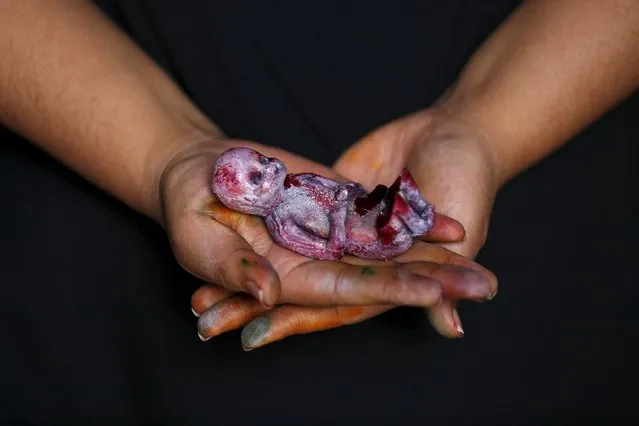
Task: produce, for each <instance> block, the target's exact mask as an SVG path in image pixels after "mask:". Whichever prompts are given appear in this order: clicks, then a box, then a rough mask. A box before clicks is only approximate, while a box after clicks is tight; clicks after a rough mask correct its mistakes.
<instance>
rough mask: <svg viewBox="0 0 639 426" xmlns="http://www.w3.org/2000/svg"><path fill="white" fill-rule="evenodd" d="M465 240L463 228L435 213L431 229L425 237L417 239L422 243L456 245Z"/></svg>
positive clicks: (453, 220) (449, 218)
mask: <svg viewBox="0 0 639 426" xmlns="http://www.w3.org/2000/svg"><path fill="white" fill-rule="evenodd" d="M464 238H466V230H465V229H464V226H463V225H462V224H461V223H459V222H458V221H456V220H455V219H453V218H452V217H448V216H446V215H443V214H440V213H436V214H435V223H434V224H433V229H431V230H430V232H428V233H427V234H426V235H423V236H421V237H419V239H420V240H422V241H429V242H434V243H456V242H459V241H463V240H464Z"/></svg>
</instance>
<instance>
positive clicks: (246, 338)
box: [241, 316, 271, 351]
mask: <svg viewBox="0 0 639 426" xmlns="http://www.w3.org/2000/svg"><path fill="white" fill-rule="evenodd" d="M270 327H271V320H270V318H269V317H268V316H262V317H259V318H256V319H254V320H253V321H251V322H249V323H248V324H247V325H246V326H245V327H244V329H243V330H242V337H241V339H242V347H243V348H244V350H245V351H247V350H252V349H255V348H256V347H257V346H259V345H260V343H262V342H263V341H264V339H265V338H266V335H267V333H268V330H269V328H270Z"/></svg>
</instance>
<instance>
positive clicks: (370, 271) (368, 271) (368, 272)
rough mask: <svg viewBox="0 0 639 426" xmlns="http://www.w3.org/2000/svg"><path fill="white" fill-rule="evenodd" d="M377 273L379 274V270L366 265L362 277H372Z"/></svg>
mask: <svg viewBox="0 0 639 426" xmlns="http://www.w3.org/2000/svg"><path fill="white" fill-rule="evenodd" d="M375 274H377V272H375V270H374V269H373V268H372V267H370V266H364V267H363V268H362V277H372V276H373V275H375Z"/></svg>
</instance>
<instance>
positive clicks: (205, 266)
mask: <svg viewBox="0 0 639 426" xmlns="http://www.w3.org/2000/svg"><path fill="white" fill-rule="evenodd" d="M193 214H194V215H195V217H194V218H193V219H192V220H185V221H180V222H179V227H178V229H174V230H172V231H173V232H171V233H170V234H171V235H172V236H173V241H172V245H173V250H174V252H175V254H176V257H177V259H178V260H179V261H180V264H181V265H182V266H183V267H184V269H186V270H187V271H188V272H190V273H192V274H193V275H195V276H196V277H198V278H200V279H202V280H203V281H207V282H211V283H215V284H217V285H220V286H222V287H224V288H226V289H228V290H231V291H233V292H238V291H240V292H245V293H250V294H252V295H253V296H254V297H255V298H257V299H258V300H260V301H261V302H262V303H263V304H264V305H265V306H272V305H274V304H275V303H276V301H277V299H278V297H279V293H280V281H279V277H278V275H277V273H276V272H275V270H274V269H273V267H272V265H271V264H270V263H269V262H268V260H266V259H265V258H264V257H262V256H260V255H259V254H258V253H256V252H255V251H254V250H253V248H252V247H251V245H250V244H249V242H248V241H247V240H245V239H244V238H242V237H241V236H240V235H239V234H237V233H236V232H234V231H233V230H232V229H230V228H229V227H227V226H225V224H223V223H220V222H219V221H218V220H216V218H218V217H225V220H226V221H227V223H234V226H235V227H240V226H246V227H250V226H252V225H250V224H246V223H247V222H251V221H254V222H255V223H257V222H258V221H257V220H254V219H253V218H250V217H249V216H247V215H242V214H240V213H236V212H230V210H228V209H226V207H224V206H222V205H221V204H220V203H217V202H215V201H213V200H210V201H209V202H208V203H207V204H206V206H204V207H202V208H201V209H200V210H198V211H197V212H195V213H193ZM254 228H255V229H256V232H253V233H250V232H247V234H249V235H251V236H253V237H255V238H258V237H259V235H260V233H259V232H261V231H259V225H254ZM258 231H259V232H258Z"/></svg>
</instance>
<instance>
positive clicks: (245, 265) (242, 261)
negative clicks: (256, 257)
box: [240, 257, 251, 268]
mask: <svg viewBox="0 0 639 426" xmlns="http://www.w3.org/2000/svg"><path fill="white" fill-rule="evenodd" d="M240 265H242V268H248V267H249V266H251V262H249V260H248V259H246V258H244V257H243V258H242V260H240Z"/></svg>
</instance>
